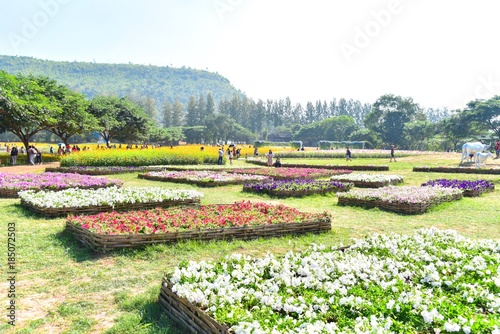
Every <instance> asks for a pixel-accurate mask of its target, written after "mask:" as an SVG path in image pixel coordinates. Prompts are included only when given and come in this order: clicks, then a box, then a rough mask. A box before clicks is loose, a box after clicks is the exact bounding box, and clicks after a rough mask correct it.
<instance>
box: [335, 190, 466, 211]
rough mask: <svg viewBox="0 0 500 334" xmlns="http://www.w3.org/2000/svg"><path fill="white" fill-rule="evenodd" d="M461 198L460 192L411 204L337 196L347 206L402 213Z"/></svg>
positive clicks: (424, 209)
mask: <svg viewBox="0 0 500 334" xmlns="http://www.w3.org/2000/svg"><path fill="white" fill-rule="evenodd" d="M460 198H462V194H461V193H460V194H458V195H455V196H453V197H452V198H451V199H449V200H446V199H443V200H439V201H435V202H433V203H412V204H401V203H389V202H385V201H369V200H363V199H355V198H346V197H339V202H338V204H339V205H349V206H362V207H367V208H379V209H382V210H386V211H392V212H397V213H403V214H410V215H414V214H421V213H424V212H426V211H427V210H428V209H429V208H430V207H431V206H434V205H438V204H441V203H444V202H451V201H454V200H458V199H460Z"/></svg>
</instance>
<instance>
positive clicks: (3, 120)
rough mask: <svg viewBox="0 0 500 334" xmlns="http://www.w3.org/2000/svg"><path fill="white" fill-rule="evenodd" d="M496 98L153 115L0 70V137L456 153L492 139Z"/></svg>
mask: <svg viewBox="0 0 500 334" xmlns="http://www.w3.org/2000/svg"><path fill="white" fill-rule="evenodd" d="M499 100H500V98H499V97H497V96H496V97H493V98H491V99H489V100H475V101H471V102H470V103H469V104H468V105H467V107H466V108H464V109H463V110H453V111H449V110H447V109H427V110H423V108H421V107H420V106H419V105H418V104H417V103H415V102H414V101H413V100H412V99H411V98H409V97H401V96H396V95H392V94H387V95H383V96H381V97H380V98H379V99H377V101H375V103H374V104H373V105H370V104H366V103H365V104H362V103H361V102H359V101H356V100H346V99H339V100H336V99H332V100H331V101H328V102H327V101H316V102H314V103H313V102H307V103H306V106H305V108H304V107H302V105H301V104H300V103H297V104H293V103H292V102H291V99H290V98H289V97H287V98H285V99H278V100H270V99H268V100H266V101H264V100H261V99H259V100H257V101H254V100H253V99H250V98H248V97H246V96H241V95H239V94H235V95H233V96H232V98H230V99H221V100H220V101H219V103H216V101H215V99H214V97H213V96H212V94H211V93H208V94H206V95H203V94H200V95H199V96H198V97H196V96H193V95H191V96H190V97H189V100H188V102H187V105H184V104H183V103H182V102H181V101H180V100H178V99H174V100H173V101H171V100H170V99H166V100H165V101H164V103H163V105H162V107H161V108H160V109H159V110H158V109H157V107H156V105H157V103H156V102H155V101H154V99H153V98H151V97H150V96H146V97H143V96H140V95H133V94H129V95H128V96H125V97H117V96H102V95H96V96H94V97H92V98H91V99H89V98H87V97H86V96H85V95H83V94H81V93H78V92H75V91H72V90H70V89H69V88H68V87H67V86H65V85H61V84H59V83H57V82H56V81H55V80H52V79H49V78H47V77H42V76H34V75H21V74H18V75H12V74H8V73H7V72H4V71H0V131H9V132H11V133H13V134H14V135H15V136H17V137H18V138H19V139H20V140H21V141H22V142H23V143H24V145H25V146H26V147H27V146H28V145H29V141H30V140H32V138H33V137H34V136H36V135H37V134H40V133H42V132H45V133H49V134H51V135H54V136H57V137H58V138H60V140H61V141H62V142H64V143H65V144H68V143H69V140H70V138H72V137H78V138H79V139H80V140H85V141H93V140H95V138H94V136H95V135H96V134H99V137H100V138H102V139H103V140H104V141H105V142H106V144H107V145H110V143H111V142H121V143H138V142H141V143H146V142H152V143H161V144H172V143H175V142H178V141H182V140H184V141H187V142H188V143H204V144H215V143H222V142H227V141H233V142H245V143H253V142H254V141H255V140H257V139H262V140H267V139H268V137H269V138H270V137H271V136H273V137H275V138H285V140H288V141H290V140H294V141H302V142H303V143H304V145H305V146H317V145H318V142H319V141H320V140H330V141H365V142H366V143H367V145H366V147H368V148H375V147H384V146H387V145H390V144H394V145H396V146H398V147H400V148H406V149H420V150H437V149H447V148H451V149H456V146H457V145H458V143H459V142H460V141H461V140H466V139H469V138H479V137H488V136H489V137H493V136H495V137H500V125H499V124H498V123H499V121H498V118H499V116H500V107H499V103H500V102H499Z"/></svg>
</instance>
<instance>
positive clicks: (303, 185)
mask: <svg viewBox="0 0 500 334" xmlns="http://www.w3.org/2000/svg"><path fill="white" fill-rule="evenodd" d="M352 187H353V184H352V183H343V182H338V181H331V180H323V181H321V180H301V179H297V180H277V181H267V182H259V183H252V184H245V185H244V186H243V191H247V192H255V193H258V194H269V195H274V196H282V197H296V196H307V195H313V194H326V193H331V192H338V191H348V190H350V189H351V188H352Z"/></svg>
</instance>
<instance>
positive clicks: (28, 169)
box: [0, 161, 59, 173]
mask: <svg viewBox="0 0 500 334" xmlns="http://www.w3.org/2000/svg"><path fill="white" fill-rule="evenodd" d="M45 167H59V162H57V161H56V162H47V163H44V164H43V165H34V166H32V165H17V166H8V167H0V172H1V173H40V172H43V171H45Z"/></svg>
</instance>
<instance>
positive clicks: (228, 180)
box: [139, 170, 270, 186]
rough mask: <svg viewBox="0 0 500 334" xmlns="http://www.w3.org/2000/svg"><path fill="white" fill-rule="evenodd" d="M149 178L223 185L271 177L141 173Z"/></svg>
mask: <svg viewBox="0 0 500 334" xmlns="http://www.w3.org/2000/svg"><path fill="white" fill-rule="evenodd" d="M139 177H140V178H144V179H147V180H156V181H166V182H181V183H193V184H197V185H200V186H222V185H228V184H243V183H246V182H258V181H268V180H269V179H270V178H269V177H268V176H263V175H254V174H237V173H228V172H224V171H221V172H213V171H203V170H187V171H162V172H148V173H145V174H139Z"/></svg>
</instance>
